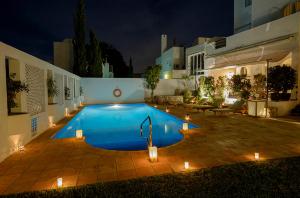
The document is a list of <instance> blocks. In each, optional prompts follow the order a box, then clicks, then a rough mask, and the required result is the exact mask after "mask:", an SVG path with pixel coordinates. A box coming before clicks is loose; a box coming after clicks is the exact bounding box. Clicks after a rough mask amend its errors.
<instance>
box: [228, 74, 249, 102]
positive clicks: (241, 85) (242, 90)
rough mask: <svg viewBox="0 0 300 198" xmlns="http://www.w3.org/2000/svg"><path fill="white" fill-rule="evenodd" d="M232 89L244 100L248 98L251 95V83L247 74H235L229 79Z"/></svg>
mask: <svg viewBox="0 0 300 198" xmlns="http://www.w3.org/2000/svg"><path fill="white" fill-rule="evenodd" d="M229 86H230V88H231V90H232V91H233V92H234V93H235V94H236V95H238V96H240V97H241V99H243V100H248V98H249V96H250V90H251V83H250V80H249V79H247V76H246V75H233V76H232V78H231V79H230V80H229Z"/></svg>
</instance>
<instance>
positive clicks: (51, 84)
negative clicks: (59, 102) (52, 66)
mask: <svg viewBox="0 0 300 198" xmlns="http://www.w3.org/2000/svg"><path fill="white" fill-rule="evenodd" d="M47 87H48V104H53V98H54V97H55V96H57V95H58V94H59V90H58V88H57V86H56V82H55V80H53V79H51V78H49V79H48V80H47Z"/></svg>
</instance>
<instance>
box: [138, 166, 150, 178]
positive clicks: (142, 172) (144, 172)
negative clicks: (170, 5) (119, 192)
mask: <svg viewBox="0 0 300 198" xmlns="http://www.w3.org/2000/svg"><path fill="white" fill-rule="evenodd" d="M135 170H136V174H137V176H138V177H145V176H153V175H155V172H154V170H153V168H152V166H149V167H142V168H137V169H135Z"/></svg>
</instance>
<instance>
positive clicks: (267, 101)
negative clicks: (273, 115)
mask: <svg viewBox="0 0 300 198" xmlns="http://www.w3.org/2000/svg"><path fill="white" fill-rule="evenodd" d="M271 60H272V59H267V73H266V83H267V100H266V115H265V117H268V109H269V86H268V73H269V66H270V61H271Z"/></svg>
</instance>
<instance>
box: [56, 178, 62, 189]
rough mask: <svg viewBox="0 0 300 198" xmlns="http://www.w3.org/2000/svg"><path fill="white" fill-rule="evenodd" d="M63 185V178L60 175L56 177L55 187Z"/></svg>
mask: <svg viewBox="0 0 300 198" xmlns="http://www.w3.org/2000/svg"><path fill="white" fill-rule="evenodd" d="M62 185H63V179H62V178H61V177H59V178H57V187H58V188H61V187H62Z"/></svg>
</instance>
